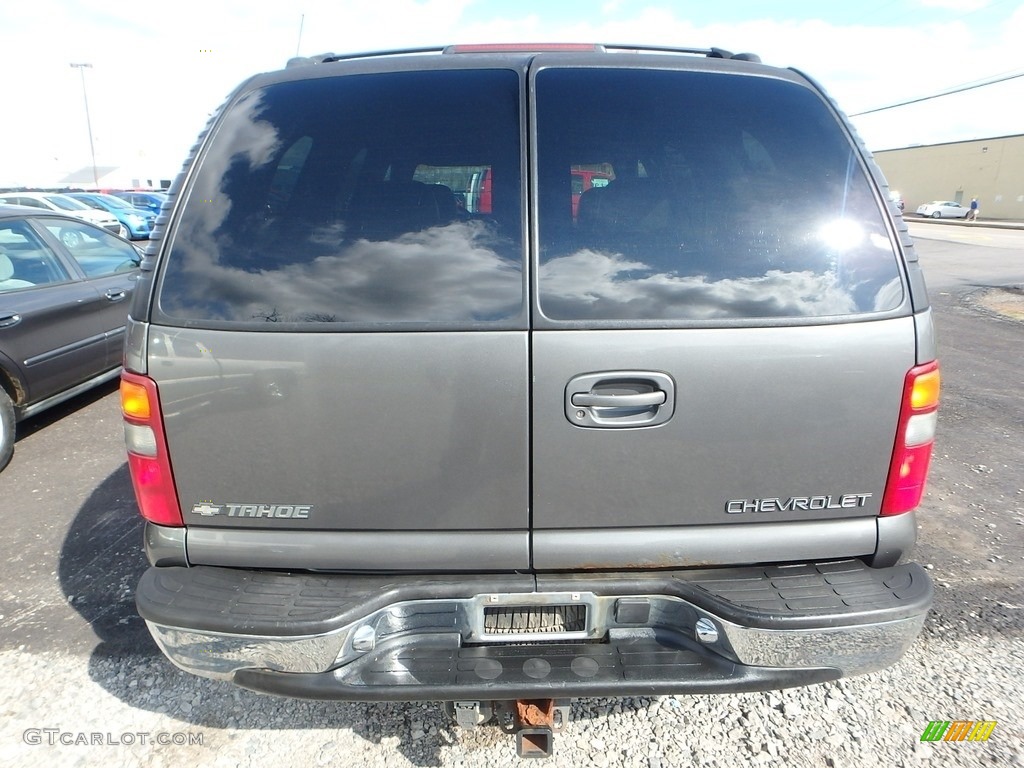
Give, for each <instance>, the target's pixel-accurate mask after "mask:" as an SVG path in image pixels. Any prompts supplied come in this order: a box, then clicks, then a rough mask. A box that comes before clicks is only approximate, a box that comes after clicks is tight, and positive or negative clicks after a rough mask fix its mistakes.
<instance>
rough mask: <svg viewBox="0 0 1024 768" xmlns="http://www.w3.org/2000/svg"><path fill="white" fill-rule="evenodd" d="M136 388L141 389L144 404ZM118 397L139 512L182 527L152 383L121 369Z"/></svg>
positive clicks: (156, 519)
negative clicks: (119, 398) (119, 397)
mask: <svg viewBox="0 0 1024 768" xmlns="http://www.w3.org/2000/svg"><path fill="white" fill-rule="evenodd" d="M140 390H142V391H144V392H145V402H144V403H143V402H141V398H140V395H141V392H140ZM121 397H122V401H121V402H122V405H121V415H122V416H123V417H124V423H125V443H126V446H127V450H128V469H129V471H130V473H131V477H132V486H133V487H134V489H135V500H136V502H137V503H138V505H139V511H140V512H141V513H142V516H143V517H144V518H145V519H146V520H149V521H150V522H153V523H157V524H159V525H168V526H178V527H181V526H184V524H185V523H184V521H183V520H182V517H181V506H180V505H179V503H178V491H177V488H176V487H175V484H174V473H173V472H172V471H171V462H170V458H169V455H168V452H167V437H166V435H165V433H164V422H163V416H162V414H161V411H160V395H159V393H158V391H157V386H156V382H155V381H153V380H152V379H150V378H149V377H147V376H140V375H138V374H135V373H129V372H128V371H123V372H122V373H121Z"/></svg>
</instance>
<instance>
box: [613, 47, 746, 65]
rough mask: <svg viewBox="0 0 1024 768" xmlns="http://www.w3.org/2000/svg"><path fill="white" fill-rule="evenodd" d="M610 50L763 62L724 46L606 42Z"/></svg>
mask: <svg viewBox="0 0 1024 768" xmlns="http://www.w3.org/2000/svg"><path fill="white" fill-rule="evenodd" d="M603 47H604V48H605V49H606V50H609V51H644V52H651V53H691V54H697V55H699V56H707V57H708V58H709V59H734V60H736V61H751V62H754V63H755V64H760V63H761V57H760V56H758V55H757V54H756V53H733V52H732V51H727V50H725V49H724V48H715V47H714V46H712V47H711V48H677V47H673V46H664V45H628V44H625V43H605V44H604V46H603Z"/></svg>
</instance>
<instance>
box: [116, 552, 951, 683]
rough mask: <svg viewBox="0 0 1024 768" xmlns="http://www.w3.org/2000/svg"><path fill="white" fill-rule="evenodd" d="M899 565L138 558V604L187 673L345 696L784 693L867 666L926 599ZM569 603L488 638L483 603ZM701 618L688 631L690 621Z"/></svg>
mask: <svg viewBox="0 0 1024 768" xmlns="http://www.w3.org/2000/svg"><path fill="white" fill-rule="evenodd" d="M931 597H932V586H931V581H930V579H929V578H928V576H927V574H926V573H925V572H924V570H923V569H921V568H920V567H919V566H917V565H914V564H907V565H899V566H894V567H891V568H882V569H875V568H870V567H869V566H867V565H865V564H864V563H863V562H861V561H859V560H845V561H838V562H829V563H817V564H803V565H793V566H770V567H744V568H715V569H702V570H693V571H647V572H631V573H614V574H606V573H605V574H600V573H580V574H568V575H566V574H540V575H531V574H507V575H491V574H472V575H457V574H455V575H453V574H445V575H437V576H387V577H385V576H376V575H355V576H353V575H344V574H309V573H294V574H291V573H280V572H251V571H240V570H233V569H226V568H212V567H197V568H151V569H150V570H149V571H147V573H146V574H145V575H144V576H143V578H142V581H141V582H140V584H139V589H138V593H137V597H136V600H137V604H138V608H139V612H140V614H141V615H142V617H143V618H144V619H146V621H147V623H148V624H149V627H150V630H151V631H152V633H153V636H154V638H155V639H156V640H157V642H158V644H159V645H160V646H161V648H162V649H163V650H164V652H165V653H166V654H167V655H168V657H169V658H171V660H172V661H174V662H175V663H176V664H178V665H179V666H181V667H182V668H183V669H186V670H188V671H190V672H194V673H197V674H201V675H206V676H211V677H217V678H223V679H229V680H233V681H234V682H236V683H238V684H239V685H242V686H245V687H247V688H252V689H254V690H258V691H264V692H268V693H277V694H282V695H288V696H295V697H305V698H327V699H348V700H417V699H435V700H456V699H510V698H526V697H536V696H545V697H557V698H564V697H575V696H613V695H644V694H647V695H656V694H675V693H709V692H737V691H753V690H766V689H773V688H785V687H791V686H797V685H805V684H811V683H817V682H823V681H827V680H832V679H836V678H838V677H841V676H843V675H844V674H856V673H860V672H865V671H871V670H874V669H879V668H882V667H884V666H888V665H889V664H891V663H893V662H894V661H896V660H897V659H898V658H899V657H900V656H901V655H902V654H903V653H904V651H905V650H906V648H907V647H908V646H909V644H910V643H911V642H912V641H913V639H914V638H915V637H916V636H917V634H918V632H919V631H920V627H921V625H922V624H923V621H924V618H925V615H926V613H927V610H928V607H929V605H930V603H931ZM570 601H574V602H576V603H577V604H579V605H582V606H585V607H586V613H587V615H588V626H587V628H586V631H584V632H581V633H576V634H573V633H571V632H565V633H562V634H561V635H560V634H558V633H557V632H556V633H555V634H554V635H552V636H551V637H550V640H549V639H548V638H547V637H546V636H545V637H538V636H535V635H532V634H528V633H527V634H524V635H523V636H521V637H520V636H516V635H515V634H513V635H512V636H504V637H495V636H493V635H487V634H486V630H482V629H481V625H480V623H479V621H478V620H477V619H476V617H477V616H478V615H479V614H480V613H481V610H482V609H481V606H488V605H492V604H494V605H499V606H515V608H514V609H511V610H521V611H522V612H523V613H526V614H529V613H530V611H531V610H536V606H549V605H558V604H563V603H568V602H570ZM698 629H703V630H704V631H698Z"/></svg>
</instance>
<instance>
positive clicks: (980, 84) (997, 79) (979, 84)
mask: <svg viewBox="0 0 1024 768" xmlns="http://www.w3.org/2000/svg"><path fill="white" fill-rule="evenodd" d="M1017 77H1024V72H1014V73H1012V74H1009V75H996V76H994V77H990V78H987V79H985V80H978V81H975V82H973V83H968V84H966V85H958V86H955V87H953V88H949V89H947V90H945V91H940V92H939V93H933V94H932V95H931V96H921V97H919V98H916V99H909V100H907V101H900V102H897V103H895V104H888V105H886V106H884V107H876V108H875V109H866V110H864V111H863V112H855V113H854V114H852V115H850V117H860V116H861V115H870V114H872V113H874V112H883V111H885V110H887V109H896V108H897V107H905V106H907V105H908V104H917V103H919V102H922V101H929V100H931V99H938V98H941V97H942V96H952V95H953V94H954V93H963V92H964V91H973V90H974V89H976V88H984V87H985V86H986V85H995V84H996V83H1003V82H1006V81H1007V80H1013V79H1014V78H1017Z"/></svg>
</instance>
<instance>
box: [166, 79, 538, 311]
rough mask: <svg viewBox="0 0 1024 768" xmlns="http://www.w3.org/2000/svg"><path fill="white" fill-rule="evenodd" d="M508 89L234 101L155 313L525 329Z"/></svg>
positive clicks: (397, 86)
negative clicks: (513, 325) (519, 325)
mask: <svg viewBox="0 0 1024 768" xmlns="http://www.w3.org/2000/svg"><path fill="white" fill-rule="evenodd" d="M519 100H520V86H519V75H518V74H517V73H516V72H513V71H510V70H480V71H477V70H469V71H466V70H461V71H437V72H402V73H388V74H372V75H355V76H347V77H321V78H314V79H308V80H302V81H295V82H286V83H280V84H276V85H271V86H268V87H265V88H262V89H259V90H256V91H253V92H250V93H248V94H246V95H245V96H244V97H242V98H241V99H240V100H238V101H236V102H235V103H234V104H233V105H232V106H231V107H230V109H229V111H228V113H227V114H226V115H225V116H224V118H223V119H222V120H221V122H220V123H219V124H218V126H217V127H216V129H215V130H216V134H215V136H214V137H213V140H212V142H211V143H210V145H209V149H208V150H207V152H206V155H205V157H203V159H202V163H201V166H200V168H199V172H198V175H197V177H196V180H195V182H194V184H193V185H192V187H191V189H190V190H189V191H188V198H187V201H186V203H185V208H184V211H183V213H182V215H181V216H180V219H179V224H178V226H177V229H176V231H175V233H174V239H173V242H172V243H171V244H170V247H171V251H170V254H169V257H168V258H167V259H166V261H165V263H166V266H165V270H164V274H163V275H162V278H161V280H162V282H161V287H160V295H159V311H160V313H162V315H163V316H164V318H165V319H168V320H170V321H172V322H173V321H174V320H175V319H178V320H179V321H189V322H193V323H194V322H196V321H209V322H212V323H215V324H225V323H226V324H236V323H252V322H260V323H278V324H282V325H283V324H294V323H303V324H305V323H355V324H371V325H372V324H377V323H395V322H398V323H426V324H441V325H446V326H450V325H453V324H454V325H457V326H459V325H474V324H477V323H484V324H489V325H490V326H492V327H493V325H494V324H495V323H497V324H501V323H505V324H509V323H513V322H520V323H521V322H523V321H522V320H521V318H522V317H523V306H524V301H523V285H524V280H523V269H522V260H523V247H522V234H521V232H522V225H521V220H522V213H521V207H522V206H521V196H522V193H521V188H522V179H521V171H520V156H521V151H520V130H521V129H520V116H519Z"/></svg>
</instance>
